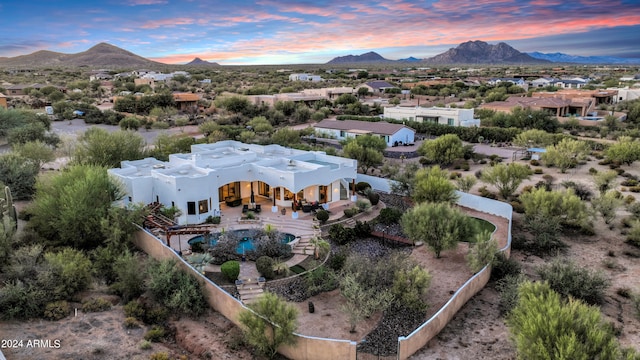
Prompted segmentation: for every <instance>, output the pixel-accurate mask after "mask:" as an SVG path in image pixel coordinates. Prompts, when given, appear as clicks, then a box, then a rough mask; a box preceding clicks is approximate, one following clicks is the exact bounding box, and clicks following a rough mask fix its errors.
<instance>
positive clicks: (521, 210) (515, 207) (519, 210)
mask: <svg viewBox="0 0 640 360" xmlns="http://www.w3.org/2000/svg"><path fill="white" fill-rule="evenodd" d="M510 204H511V207H512V208H513V211H515V212H517V213H518V214H523V213H524V206H522V203H521V202H520V201H512V202H510Z"/></svg>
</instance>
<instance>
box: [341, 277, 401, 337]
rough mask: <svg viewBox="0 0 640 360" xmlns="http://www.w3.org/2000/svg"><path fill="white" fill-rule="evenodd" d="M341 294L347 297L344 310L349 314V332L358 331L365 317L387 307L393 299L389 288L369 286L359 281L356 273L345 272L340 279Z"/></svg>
mask: <svg viewBox="0 0 640 360" xmlns="http://www.w3.org/2000/svg"><path fill="white" fill-rule="evenodd" d="M340 295H342V296H343V297H344V298H345V299H346V303H345V304H344V305H343V306H342V311H344V312H346V313H347V315H348V316H349V325H350V326H351V328H350V329H349V332H352V333H354V332H356V326H357V325H358V323H359V322H360V321H361V320H362V319H364V318H365V317H369V316H371V315H372V314H373V313H374V312H376V311H379V310H382V309H384V308H386V307H387V306H388V305H389V304H390V303H391V301H392V300H393V295H392V294H391V292H390V291H388V290H380V289H376V288H374V287H368V286H366V285H365V284H363V283H361V282H359V281H358V280H357V278H356V276H355V275H354V274H345V275H343V276H342V278H341V279H340Z"/></svg>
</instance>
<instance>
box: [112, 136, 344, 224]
mask: <svg viewBox="0 0 640 360" xmlns="http://www.w3.org/2000/svg"><path fill="white" fill-rule="evenodd" d="M108 173H109V174H110V175H111V176H113V177H114V178H116V179H118V180H119V181H120V182H122V184H123V185H124V188H125V190H126V195H125V197H124V199H123V203H124V205H128V204H132V203H144V204H149V203H152V202H158V203H162V204H164V205H165V206H167V207H170V206H175V207H177V208H178V209H180V210H181V211H182V215H181V216H180V217H179V218H178V219H177V220H178V223H179V224H198V223H202V222H204V221H205V220H206V218H207V217H208V216H216V215H218V214H220V211H221V209H222V210H223V209H224V208H225V206H239V205H241V204H248V203H250V202H253V203H260V202H261V203H268V204H270V205H271V206H270V208H269V207H267V208H266V209H263V211H274V212H276V211H279V209H280V208H282V207H285V208H286V207H288V208H291V205H292V203H293V202H294V201H300V200H306V201H307V202H315V201H317V202H318V203H320V204H329V203H332V202H336V201H339V200H344V199H348V198H349V193H348V190H347V189H349V183H350V182H354V181H355V179H356V177H357V161H356V160H353V159H347V158H342V157H337V156H330V155H327V154H326V153H324V152H320V151H303V150H295V149H290V148H285V147H282V146H280V145H266V146H261V145H254V144H244V143H241V142H237V141H232V140H227V141H219V142H216V143H213V144H196V145H192V146H191V153H189V154H172V155H170V156H169V161H167V162H163V161H159V160H157V159H154V158H146V159H142V160H134V161H123V162H122V163H121V167H120V168H114V169H109V170H108ZM292 215H293V214H292Z"/></svg>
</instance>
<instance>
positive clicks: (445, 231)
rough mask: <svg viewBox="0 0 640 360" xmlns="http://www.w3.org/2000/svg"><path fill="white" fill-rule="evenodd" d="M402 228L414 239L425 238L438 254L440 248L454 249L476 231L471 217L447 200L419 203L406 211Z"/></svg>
mask: <svg viewBox="0 0 640 360" xmlns="http://www.w3.org/2000/svg"><path fill="white" fill-rule="evenodd" d="M401 224H402V229H403V231H404V233H405V234H407V236H408V237H409V239H411V240H412V241H413V242H414V243H415V242H419V241H422V242H424V243H425V244H426V245H427V246H428V247H429V248H430V249H431V250H432V251H433V252H434V253H435V255H436V258H440V253H441V252H442V250H448V249H454V248H456V247H457V246H458V242H459V241H463V240H467V239H469V238H470V237H471V236H472V235H473V234H474V233H475V230H476V229H475V225H474V222H473V220H472V219H471V218H470V217H468V216H467V215H465V214H464V213H462V212H461V211H460V210H458V209H457V208H454V207H452V206H451V205H450V204H448V203H422V204H418V205H416V206H415V207H414V208H413V209H411V210H409V211H408V212H406V213H405V214H404V215H403V216H402V219H401Z"/></svg>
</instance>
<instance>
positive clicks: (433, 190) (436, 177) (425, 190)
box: [413, 165, 458, 203]
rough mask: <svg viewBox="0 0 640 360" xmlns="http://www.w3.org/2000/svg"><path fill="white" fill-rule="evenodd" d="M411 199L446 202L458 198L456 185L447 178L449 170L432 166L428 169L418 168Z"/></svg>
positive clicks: (454, 200) (451, 201)
mask: <svg viewBox="0 0 640 360" xmlns="http://www.w3.org/2000/svg"><path fill="white" fill-rule="evenodd" d="M413 188H414V192H413V199H414V200H415V202H417V203H421V202H425V201H426V202H447V203H454V202H456V200H458V195H456V192H455V191H456V187H455V185H454V184H453V183H452V182H451V180H449V172H448V171H446V170H442V169H440V167H439V166H437V165H436V166H432V167H430V168H428V169H420V170H418V172H416V175H415V178H414V186H413Z"/></svg>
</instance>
